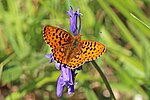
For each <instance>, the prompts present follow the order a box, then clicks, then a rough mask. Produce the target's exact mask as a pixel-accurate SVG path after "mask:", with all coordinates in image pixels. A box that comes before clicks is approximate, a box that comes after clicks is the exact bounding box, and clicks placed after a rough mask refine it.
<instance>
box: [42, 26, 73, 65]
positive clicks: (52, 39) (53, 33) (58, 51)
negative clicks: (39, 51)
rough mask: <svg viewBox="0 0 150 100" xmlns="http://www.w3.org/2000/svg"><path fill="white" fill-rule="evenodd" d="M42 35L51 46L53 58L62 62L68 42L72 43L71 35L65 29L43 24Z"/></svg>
mask: <svg viewBox="0 0 150 100" xmlns="http://www.w3.org/2000/svg"><path fill="white" fill-rule="evenodd" d="M43 37H44V39H45V42H46V43H47V44H49V45H50V47H52V53H53V57H54V59H55V60H56V61H57V62H59V63H62V62H64V60H65V58H64V57H65V51H66V50H67V48H68V47H67V46H66V45H68V44H70V43H72V40H73V37H72V35H70V34H69V33H68V32H66V31H65V30H62V29H60V28H57V27H54V26H49V25H47V26H45V27H44V30H43Z"/></svg>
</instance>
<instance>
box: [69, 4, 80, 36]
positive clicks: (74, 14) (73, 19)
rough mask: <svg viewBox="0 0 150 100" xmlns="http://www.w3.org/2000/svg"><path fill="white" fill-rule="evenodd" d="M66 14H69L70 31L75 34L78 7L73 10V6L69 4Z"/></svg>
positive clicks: (78, 14) (78, 15)
mask: <svg viewBox="0 0 150 100" xmlns="http://www.w3.org/2000/svg"><path fill="white" fill-rule="evenodd" d="M67 14H68V15H69V16H70V31H71V32H72V33H73V35H74V36H76V35H77V34H78V33H77V17H80V13H79V9H77V10H76V12H73V8H72V7H71V6H70V10H69V11H67Z"/></svg>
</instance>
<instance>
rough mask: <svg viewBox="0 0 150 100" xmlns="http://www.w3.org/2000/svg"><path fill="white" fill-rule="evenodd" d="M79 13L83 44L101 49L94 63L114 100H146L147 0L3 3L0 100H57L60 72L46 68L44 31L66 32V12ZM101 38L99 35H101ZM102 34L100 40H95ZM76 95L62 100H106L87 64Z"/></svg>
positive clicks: (149, 90) (149, 91) (149, 75)
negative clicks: (91, 42) (55, 28)
mask: <svg viewBox="0 0 150 100" xmlns="http://www.w3.org/2000/svg"><path fill="white" fill-rule="evenodd" d="M70 6H72V7H73V9H74V11H75V10H76V9H77V8H80V12H81V13H82V16H81V19H82V28H81V33H82V35H83V36H82V39H88V40H95V41H99V42H101V43H103V44H104V45H105V46H106V48H107V52H105V54H104V55H102V56H101V57H100V58H99V59H98V60H96V62H97V63H98V65H99V66H100V67H101V69H102V70H103V72H104V74H105V75H106V77H107V79H108V81H109V83H110V85H111V87H112V89H113V92H114V94H115V96H116V98H117V100H148V99H150V63H149V61H150V0H80V1H79V0H1V1H0V100H3V99H4V98H5V99H6V100H17V99H21V100H22V99H23V100H29V99H30V100H55V99H58V98H57V97H56V82H57V78H58V76H59V75H60V72H59V71H58V70H57V69H56V68H55V66H54V63H52V64H50V63H49V59H47V58H45V54H48V53H50V47H49V46H48V45H46V43H45V42H44V39H43V37H42V29H43V26H44V25H53V26H58V27H61V28H63V29H65V30H67V31H69V16H67V15H66V11H68V10H69V7H70ZM101 32H102V33H101ZM99 33H100V34H99ZM76 82H78V84H76V85H75V94H74V95H72V96H68V94H67V89H66V88H65V90H64V93H63V97H62V100H66V99H69V100H99V99H100V100H109V99H110V98H109V96H110V94H109V92H108V90H107V88H106V87H105V84H104V82H103V80H102V78H101V77H100V76H99V74H98V72H97V71H96V70H95V68H94V67H93V65H92V64H91V63H87V64H84V65H83V70H82V71H78V75H77V77H76Z"/></svg>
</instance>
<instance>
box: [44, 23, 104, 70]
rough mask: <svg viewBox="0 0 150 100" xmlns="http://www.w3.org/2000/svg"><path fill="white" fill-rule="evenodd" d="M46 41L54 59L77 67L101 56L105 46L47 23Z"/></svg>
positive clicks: (73, 67) (69, 66)
mask: <svg viewBox="0 0 150 100" xmlns="http://www.w3.org/2000/svg"><path fill="white" fill-rule="evenodd" d="M43 37H44V40H45V42H46V43H47V44H48V45H49V46H50V47H51V48H52V54H53V57H54V60H55V61H57V63H61V64H66V65H67V67H68V68H70V69H75V68H78V67H79V66H81V65H82V64H84V63H85V62H88V61H92V60H95V59H97V58H99V57H100V56H101V55H102V54H103V53H104V52H105V49H106V48H105V46H104V45H103V44H101V43H99V42H95V41H91V40H81V34H78V35H77V36H72V35H71V34H69V33H68V32H67V31H65V30H63V29H60V28H58V27H54V26H50V25H47V26H45V27H44V29H43Z"/></svg>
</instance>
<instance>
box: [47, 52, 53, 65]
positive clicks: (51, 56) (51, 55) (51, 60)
mask: <svg viewBox="0 0 150 100" xmlns="http://www.w3.org/2000/svg"><path fill="white" fill-rule="evenodd" d="M45 57H46V58H49V59H50V61H49V62H50V63H52V62H54V58H53V54H52V53H50V54H46V55H45Z"/></svg>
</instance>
